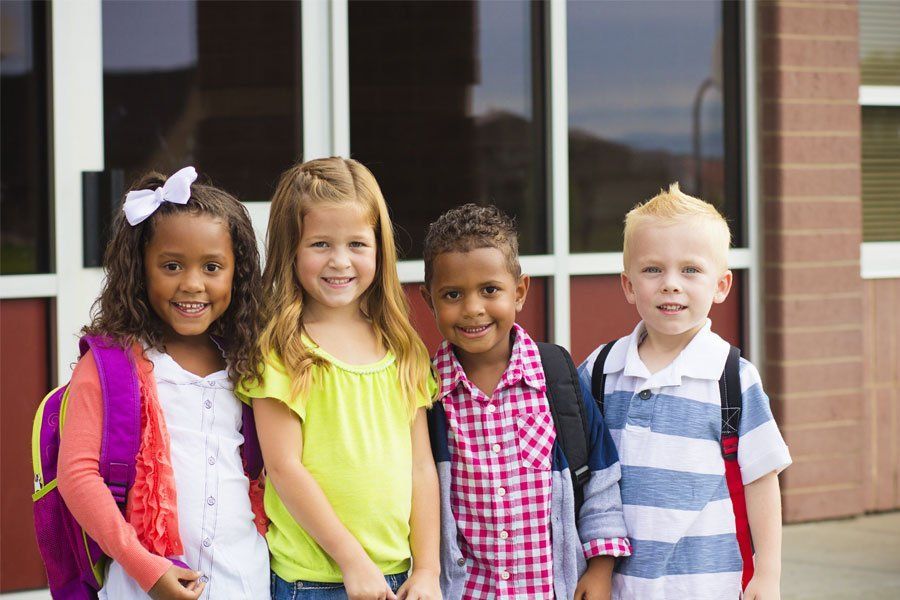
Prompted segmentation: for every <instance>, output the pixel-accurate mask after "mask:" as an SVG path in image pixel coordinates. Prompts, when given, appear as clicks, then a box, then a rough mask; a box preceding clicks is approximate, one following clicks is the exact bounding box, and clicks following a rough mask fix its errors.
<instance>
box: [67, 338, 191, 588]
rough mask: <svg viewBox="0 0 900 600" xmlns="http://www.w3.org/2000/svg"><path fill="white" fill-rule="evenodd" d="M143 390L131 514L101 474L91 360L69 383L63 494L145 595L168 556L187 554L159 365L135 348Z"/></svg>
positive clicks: (99, 406)
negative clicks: (180, 526) (156, 371)
mask: <svg viewBox="0 0 900 600" xmlns="http://www.w3.org/2000/svg"><path fill="white" fill-rule="evenodd" d="M132 354H133V356H134V359H135V364H137V366H138V379H139V381H140V390H141V400H142V401H141V445H140V450H139V451H138V455H137V457H136V460H135V482H134V485H133V486H132V488H131V490H130V491H129V493H128V501H127V503H126V510H125V515H124V517H123V515H122V512H121V511H120V510H119V508H118V506H117V505H116V503H115V501H114V500H113V497H112V494H111V493H110V491H109V488H108V487H107V486H106V484H105V483H104V482H103V478H102V477H101V476H100V471H99V457H100V444H101V432H102V429H103V427H102V426H103V398H102V395H101V392H100V377H99V374H98V373H97V366H96V363H95V362H94V357H93V355H92V354H91V353H90V352H88V353H87V354H85V355H84V357H83V358H82V359H81V360H80V361H79V362H78V364H77V365H76V367H75V371H74V373H73V374H72V380H71V382H70V384H69V402H68V407H67V409H66V417H65V423H64V428H65V435H63V436H62V443H61V446H60V452H59V471H58V472H59V484H58V485H59V491H60V494H62V497H63V499H64V500H65V501H66V505H67V506H68V507H69V510H70V511H71V512H72V515H73V516H74V517H75V518H76V519H77V520H78V522H79V523H80V524H81V526H82V527H84V529H85V531H87V533H88V535H90V536H91V537H92V538H93V539H95V540H96V541H97V543H98V544H99V545H100V548H101V549H102V550H103V552H105V553H106V554H107V555H108V556H110V557H112V559H113V560H115V561H116V562H118V563H119V564H120V565H122V567H123V568H124V569H125V572H126V573H128V575H129V576H131V577H132V578H134V580H135V581H136V582H137V584H138V585H139V586H140V587H141V589H143V590H144V591H147V590H149V589H150V588H151V587H153V585H154V584H155V583H156V582H157V581H158V580H159V578H160V577H162V576H163V574H164V573H165V572H166V571H167V570H168V569H169V567H170V566H171V565H172V562H171V561H170V560H169V559H167V558H165V557H166V556H178V555H180V554H182V553H183V548H182V544H181V539H180V538H179V535H178V515H177V501H176V495H175V476H174V472H173V471H172V463H171V460H170V454H169V434H168V431H167V430H166V424H165V420H164V418H163V414H162V409H161V407H160V404H159V399H158V398H157V393H156V382H155V379H154V377H153V373H152V370H153V365H152V363H151V362H150V361H149V360H147V359H146V358H144V356H143V353H142V351H141V348H140V346H138V345H135V346H134V347H133V348H132Z"/></svg>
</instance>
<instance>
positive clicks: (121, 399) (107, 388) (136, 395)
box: [79, 335, 141, 513]
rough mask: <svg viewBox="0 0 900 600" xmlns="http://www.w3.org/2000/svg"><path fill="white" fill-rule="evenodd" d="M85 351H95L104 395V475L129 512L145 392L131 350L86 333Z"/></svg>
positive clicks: (102, 469)
mask: <svg viewBox="0 0 900 600" xmlns="http://www.w3.org/2000/svg"><path fill="white" fill-rule="evenodd" d="M79 348H80V349H81V354H82V355H84V354H85V353H86V352H87V351H88V350H91V351H92V353H93V356H94V362H95V363H96V364H97V373H98V375H99V378H100V390H101V392H102V396H103V432H102V438H101V440H102V441H101V445H100V463H99V468H100V475H101V476H102V477H103V481H104V482H105V483H106V485H107V486H109V489H110V491H111V492H112V495H113V498H115V501H116V503H117V504H118V505H119V508H120V509H122V511H123V513H124V511H125V502H126V500H127V498H128V490H130V489H131V486H132V485H133V484H134V475H135V457H136V456H137V453H138V450H139V449H140V442H141V392H140V384H139V382H138V378H137V371H136V366H135V364H134V358H133V357H132V355H131V350H130V349H128V348H122V347H121V346H119V345H117V344H116V343H115V342H114V341H113V340H111V339H109V338H106V337H101V336H87V335H86V336H84V337H83V338H81V341H80V343H79Z"/></svg>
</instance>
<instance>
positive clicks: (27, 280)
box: [0, 274, 56, 300]
mask: <svg viewBox="0 0 900 600" xmlns="http://www.w3.org/2000/svg"><path fill="white" fill-rule="evenodd" d="M54 296H56V275H55V274H50V275H3V276H2V277H0V300H11V299H13V298H52V297H54Z"/></svg>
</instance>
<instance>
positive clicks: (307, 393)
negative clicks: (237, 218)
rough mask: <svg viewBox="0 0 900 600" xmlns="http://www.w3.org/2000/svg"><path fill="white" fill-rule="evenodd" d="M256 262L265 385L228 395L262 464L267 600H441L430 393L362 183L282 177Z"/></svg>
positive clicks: (317, 171) (302, 173) (367, 187)
mask: <svg viewBox="0 0 900 600" xmlns="http://www.w3.org/2000/svg"><path fill="white" fill-rule="evenodd" d="M267 250H268V251H267V256H268V258H267V261H268V264H267V265H266V268H265V272H264V274H263V290H264V293H265V295H266V298H267V301H266V305H265V309H264V316H265V318H266V319H267V324H266V325H265V327H264V330H263V333H262V336H261V339H260V345H261V348H262V352H263V355H264V356H265V366H264V372H263V376H262V379H261V381H260V382H259V383H258V384H255V385H252V386H251V385H248V386H246V387H244V388H243V390H242V392H243V393H244V394H245V395H246V396H248V397H250V398H253V409H254V414H255V416H256V424H257V431H258V432H259V437H260V442H261V446H262V452H263V458H264V460H265V463H266V471H267V485H266V492H265V506H266V511H267V514H268V516H269V518H270V519H271V524H270V526H269V531H268V535H267V541H268V542H269V549H270V553H271V564H272V571H273V573H272V598H273V599H275V600H282V599H298V600H300V599H316V600H318V599H320V598H321V599H330V598H351V599H353V600H356V599H394V598H400V599H401V600H403V599H409V600H418V599H425V598H440V591H439V586H438V576H439V562H438V540H439V510H438V501H439V500H438V485H437V474H436V471H435V467H434V462H433V460H432V457H431V450H430V445H429V441H428V428H427V425H426V420H425V407H426V406H427V405H428V404H429V403H430V397H431V393H430V392H431V391H433V385H434V384H433V383H431V380H430V366H429V359H428V354H427V351H426V349H425V347H424V345H423V344H422V342H421V340H420V339H419V337H418V336H417V335H416V332H415V331H414V330H413V328H412V326H411V325H410V323H409V320H408V318H407V315H408V313H409V307H408V305H407V301H406V297H405V295H404V293H403V289H402V287H401V285H400V281H399V279H398V277H397V270H396V262H397V251H396V248H395V245H394V234H393V228H392V226H391V221H390V218H389V216H388V210H387V206H386V204H385V201H384V197H383V196H382V194H381V190H380V189H379V187H378V183H377V182H376V181H375V178H374V177H373V175H372V173H371V172H370V171H369V170H368V169H366V168H365V167H364V166H363V165H362V164H360V163H358V162H356V161H354V160H350V159H344V158H336V157H332V158H327V159H320V160H313V161H309V162H306V163H303V164H300V165H297V166H295V167H293V168H291V169H290V170H288V171H287V172H285V173H284V174H283V175H282V177H281V180H280V182H279V184H278V188H277V189H276V191H275V196H274V198H273V200H272V206H271V214H270V218H269V239H268V249H267ZM411 558H412V565H413V570H412V573H411V574H410V575H409V578H408V580H407V571H408V570H409V568H410V559H411Z"/></svg>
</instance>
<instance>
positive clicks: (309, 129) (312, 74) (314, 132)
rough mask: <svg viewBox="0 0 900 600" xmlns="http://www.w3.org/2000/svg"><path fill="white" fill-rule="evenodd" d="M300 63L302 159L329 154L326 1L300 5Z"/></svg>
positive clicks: (328, 22) (312, 0) (328, 17)
mask: <svg viewBox="0 0 900 600" xmlns="http://www.w3.org/2000/svg"><path fill="white" fill-rule="evenodd" d="M300 10H301V11H302V12H301V19H300V20H301V33H300V37H301V46H302V62H303V160H310V159H312V158H321V157H325V156H330V155H331V154H332V135H333V133H334V132H333V129H332V121H333V119H332V110H333V108H332V97H331V68H332V65H331V60H330V57H331V52H332V46H331V35H330V33H331V11H330V5H329V3H328V0H304V1H303V2H302V3H301V4H300Z"/></svg>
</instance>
